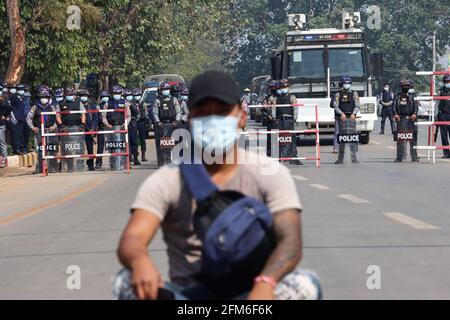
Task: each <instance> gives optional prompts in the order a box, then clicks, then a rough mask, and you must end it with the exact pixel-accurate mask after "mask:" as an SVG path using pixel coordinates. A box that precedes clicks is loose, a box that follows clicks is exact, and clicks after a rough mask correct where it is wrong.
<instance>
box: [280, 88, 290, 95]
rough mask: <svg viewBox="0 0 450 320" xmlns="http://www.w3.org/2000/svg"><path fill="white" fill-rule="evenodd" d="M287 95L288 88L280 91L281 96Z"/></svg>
mask: <svg viewBox="0 0 450 320" xmlns="http://www.w3.org/2000/svg"><path fill="white" fill-rule="evenodd" d="M288 93H289V89H288V88H283V89H281V94H288Z"/></svg>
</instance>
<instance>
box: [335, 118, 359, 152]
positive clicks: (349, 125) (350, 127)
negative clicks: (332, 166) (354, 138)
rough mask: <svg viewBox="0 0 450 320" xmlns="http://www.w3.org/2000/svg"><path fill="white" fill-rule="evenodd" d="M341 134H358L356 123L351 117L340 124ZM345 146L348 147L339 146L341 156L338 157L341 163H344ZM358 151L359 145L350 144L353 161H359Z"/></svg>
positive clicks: (343, 144) (342, 144)
mask: <svg viewBox="0 0 450 320" xmlns="http://www.w3.org/2000/svg"><path fill="white" fill-rule="evenodd" d="M339 133H341V134H352V133H356V121H353V120H351V119H350V116H348V117H347V119H346V120H345V121H342V120H341V121H340V123H339ZM345 145H346V143H341V144H339V156H338V160H339V161H344V156H345ZM357 151H358V144H357V143H350V155H351V158H352V161H355V160H357V158H356V152H357Z"/></svg>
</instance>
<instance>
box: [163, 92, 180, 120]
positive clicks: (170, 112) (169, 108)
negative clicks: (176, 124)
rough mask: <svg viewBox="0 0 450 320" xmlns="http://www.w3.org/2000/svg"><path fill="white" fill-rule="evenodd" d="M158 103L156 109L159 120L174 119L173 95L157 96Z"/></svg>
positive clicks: (175, 115)
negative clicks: (167, 96)
mask: <svg viewBox="0 0 450 320" xmlns="http://www.w3.org/2000/svg"><path fill="white" fill-rule="evenodd" d="M158 99H159V102H160V105H159V110H158V117H159V120H160V121H162V122H165V121H175V120H176V118H177V112H176V110H175V101H174V99H175V98H174V97H170V98H158Z"/></svg>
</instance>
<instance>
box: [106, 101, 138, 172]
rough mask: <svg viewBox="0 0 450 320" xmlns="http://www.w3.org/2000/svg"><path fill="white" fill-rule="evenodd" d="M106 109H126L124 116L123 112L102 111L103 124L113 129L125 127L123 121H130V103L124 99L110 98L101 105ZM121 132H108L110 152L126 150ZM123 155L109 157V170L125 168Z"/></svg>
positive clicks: (107, 142)
mask: <svg viewBox="0 0 450 320" xmlns="http://www.w3.org/2000/svg"><path fill="white" fill-rule="evenodd" d="M103 108H104V109H106V110H126V112H125V113H126V116H125V113H124V112H108V113H106V112H105V113H103V115H102V118H103V124H104V125H105V127H107V128H108V126H112V129H113V130H123V129H124V128H125V121H126V122H127V124H129V123H130V121H131V111H130V105H129V103H128V102H126V101H125V100H124V99H120V100H118V101H116V100H110V101H109V102H108V103H105V105H104V106H103ZM124 136H125V135H124V134H122V133H114V134H110V135H108V137H107V141H106V144H107V148H108V149H109V152H110V153H124V152H125V150H126V146H125V147H123V146H124V143H125V138H124ZM125 161H126V157H125V156H120V157H110V159H109V163H110V167H111V170H113V171H122V170H124V169H125Z"/></svg>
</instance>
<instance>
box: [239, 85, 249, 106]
mask: <svg viewBox="0 0 450 320" xmlns="http://www.w3.org/2000/svg"><path fill="white" fill-rule="evenodd" d="M250 93H251V91H250V89H249V88H245V89H244V95H243V96H242V98H241V104H243V103H244V101H245V103H246V104H247V105H249V104H250Z"/></svg>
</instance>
